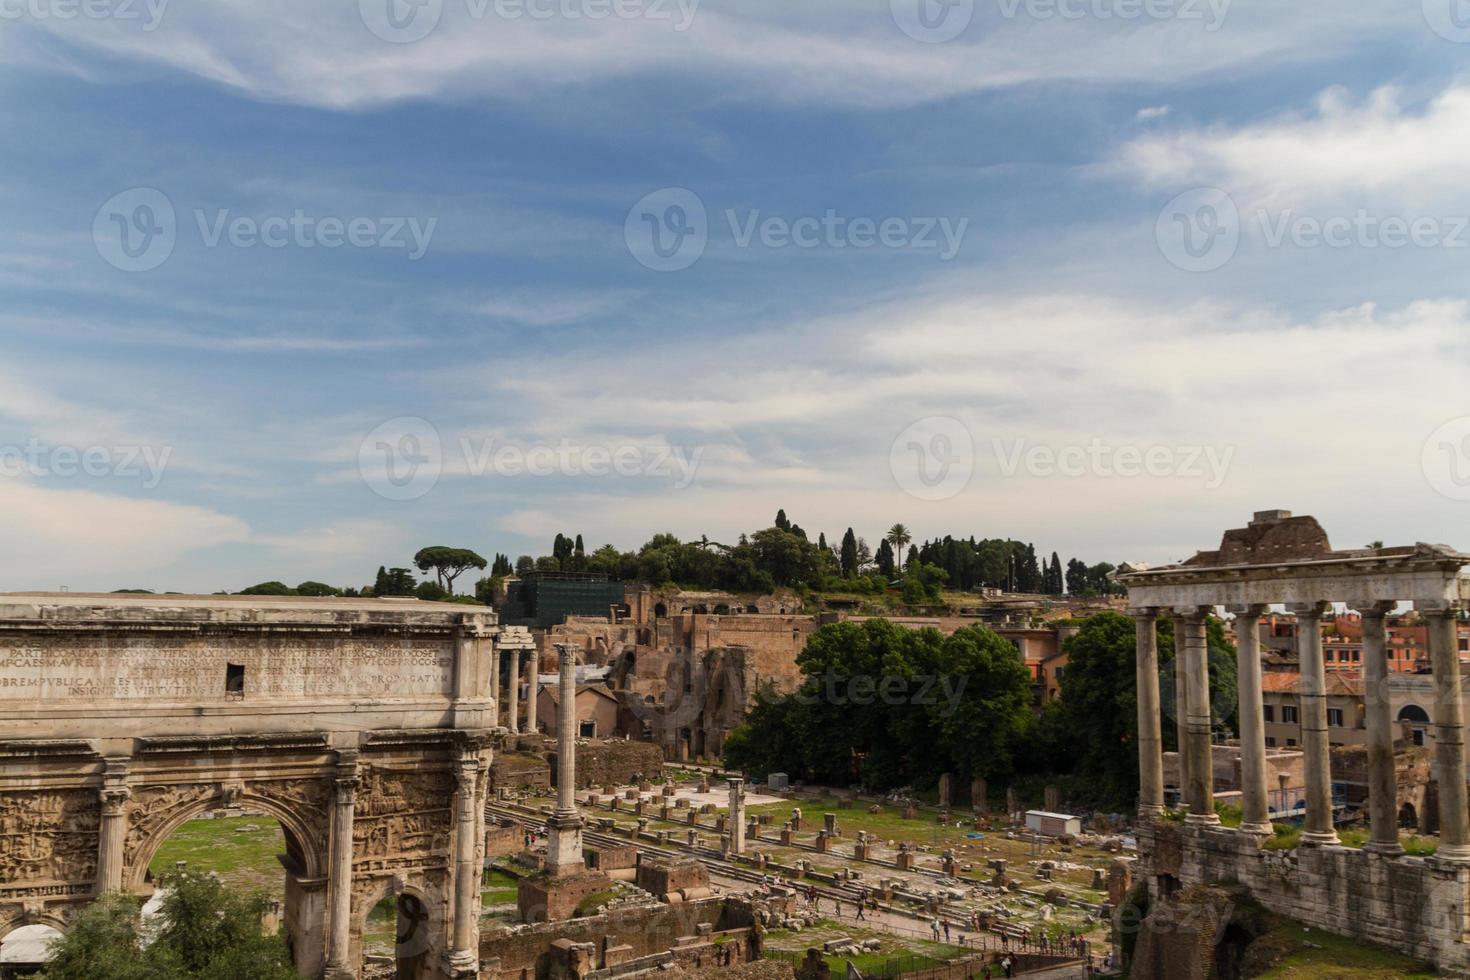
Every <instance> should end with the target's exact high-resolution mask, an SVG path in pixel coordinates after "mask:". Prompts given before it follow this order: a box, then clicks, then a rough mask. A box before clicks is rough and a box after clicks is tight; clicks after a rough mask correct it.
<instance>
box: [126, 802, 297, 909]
mask: <svg viewBox="0 0 1470 980" xmlns="http://www.w3.org/2000/svg"><path fill="white" fill-rule="evenodd" d="M229 802H230V804H231V805H238V806H245V807H249V808H251V809H257V810H260V811H261V812H263V813H266V814H269V815H270V816H272V817H275V818H276V819H277V820H279V821H280V823H281V830H282V832H283V833H284V834H285V836H286V847H287V850H288V851H290V852H291V853H292V854H293V856H299V857H300V858H301V861H302V864H303V866H304V867H303V872H304V874H305V876H306V877H309V878H317V877H321V876H323V875H325V874H326V870H325V869H326V856H325V854H324V848H325V846H326V842H325V839H324V838H325V833H324V832H323V833H322V834H321V835H320V837H321V839H319V835H318V834H317V833H316V832H314V830H313V828H312V825H311V822H310V821H308V820H306V819H305V818H304V817H303V816H302V815H301V814H300V813H298V812H296V811H295V810H294V809H293V808H291V807H289V806H287V805H285V804H283V803H282V802H281V801H280V800H277V799H273V798H271V797H268V796H261V795H259V794H257V793H250V792H246V793H242V794H240V796H239V797H238V801H236V800H230V801H229ZM225 805H226V798H225V793H224V792H223V791H222V790H216V791H215V792H213V793H212V794H210V795H207V796H202V797H198V798H196V799H193V800H190V801H186V802H181V803H179V804H178V805H177V806H176V807H173V808H170V809H169V810H168V811H166V813H165V814H164V815H163V817H162V821H161V822H160V823H159V824H158V826H157V827H156V828H154V829H152V830H151V831H148V832H147V834H146V836H144V837H143V839H142V840H141V841H138V842H136V843H135V844H133V845H132V846H131V847H130V848H128V850H127V851H126V852H125V854H124V858H123V861H124V867H125V869H126V871H125V874H124V877H123V888H124V889H125V890H131V891H137V890H138V889H140V888H141V887H142V886H143V884H144V881H145V879H146V876H147V874H148V865H149V864H150V863H152V861H153V858H154V856H155V855H157V853H158V849H159V848H160V847H162V846H163V842H164V841H166V840H168V838H169V835H170V834H172V833H173V832H174V831H176V830H178V829H179V828H180V827H182V826H183V825H184V824H186V823H188V822H189V821H190V820H193V819H194V818H195V817H197V816H199V815H200V814H201V813H207V812H209V811H210V810H218V809H222V808H223V807H224V806H225ZM324 830H325V828H323V831H324ZM293 844H294V845H295V846H294V848H293V846H292V845H293Z"/></svg>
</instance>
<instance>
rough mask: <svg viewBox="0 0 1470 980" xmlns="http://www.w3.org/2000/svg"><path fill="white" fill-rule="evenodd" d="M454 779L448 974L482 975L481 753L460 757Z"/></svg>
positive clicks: (456, 975) (468, 976)
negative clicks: (451, 912) (479, 815)
mask: <svg viewBox="0 0 1470 980" xmlns="http://www.w3.org/2000/svg"><path fill="white" fill-rule="evenodd" d="M454 778H455V790H454V810H455V819H456V832H455V837H454V930H453V943H452V948H451V949H450V951H449V975H450V976H451V977H455V978H460V977H465V978H474V977H478V976H479V975H480V919H479V906H480V877H481V875H480V861H479V842H478V841H477V840H476V839H475V834H476V831H477V830H478V828H479V825H480V821H479V818H478V817H477V815H476V813H475V810H476V804H477V801H478V799H479V792H478V788H479V779H480V758H479V755H478V753H476V754H470V755H465V756H462V757H461V758H460V759H459V764H458V765H457V766H456V768H455V770H454Z"/></svg>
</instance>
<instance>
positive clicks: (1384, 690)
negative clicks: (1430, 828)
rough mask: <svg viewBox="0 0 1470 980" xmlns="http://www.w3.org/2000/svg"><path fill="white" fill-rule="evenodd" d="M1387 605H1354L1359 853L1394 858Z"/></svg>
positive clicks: (1394, 796) (1397, 846)
mask: <svg viewBox="0 0 1470 980" xmlns="http://www.w3.org/2000/svg"><path fill="white" fill-rule="evenodd" d="M1394 605H1395V604H1394V603H1392V602H1368V603H1361V604H1358V605H1354V606H1353V608H1354V609H1355V610H1357V612H1358V613H1360V614H1361V615H1362V617H1363V708H1364V715H1365V718H1364V720H1365V721H1366V723H1367V727H1368V819H1369V825H1370V826H1371V828H1372V832H1373V836H1372V839H1371V840H1369V841H1368V843H1366V844H1364V845H1363V850H1365V851H1372V852H1374V853H1376V854H1382V855H1384V856H1385V857H1398V856H1399V855H1401V854H1403V853H1404V848H1403V845H1401V844H1400V843H1399V826H1398V788H1397V784H1396V780H1395V778H1394V756H1393V728H1394V724H1393V704H1392V702H1391V701H1390V699H1389V690H1388V677H1389V673H1388V614H1389V613H1390V612H1392V611H1393V607H1394Z"/></svg>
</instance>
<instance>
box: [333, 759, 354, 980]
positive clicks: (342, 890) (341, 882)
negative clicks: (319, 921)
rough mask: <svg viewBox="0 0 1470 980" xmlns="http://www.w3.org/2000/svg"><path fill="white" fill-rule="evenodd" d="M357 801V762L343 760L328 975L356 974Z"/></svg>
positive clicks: (336, 811) (336, 819)
mask: <svg viewBox="0 0 1470 980" xmlns="http://www.w3.org/2000/svg"><path fill="white" fill-rule="evenodd" d="M356 803H357V764H356V758H355V757H354V758H353V759H352V760H351V762H350V763H345V764H343V763H339V766H338V776H337V798H336V801H335V802H334V804H333V806H332V827H331V867H330V868H329V869H328V873H327V974H326V975H327V978H328V980H337V978H338V977H344V978H348V977H355V976H356V975H357V970H356V968H355V965H354V964H352V963H351V962H349V960H350V958H351V953H352V821H353V815H354V810H355V807H356Z"/></svg>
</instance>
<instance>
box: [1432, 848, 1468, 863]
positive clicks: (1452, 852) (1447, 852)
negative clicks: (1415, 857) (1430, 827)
mask: <svg viewBox="0 0 1470 980" xmlns="http://www.w3.org/2000/svg"><path fill="white" fill-rule="evenodd" d="M1434 856H1435V857H1436V858H1438V859H1439V860H1440V861H1443V862H1444V863H1445V864H1470V844H1441V845H1439V850H1437V851H1435V852H1434Z"/></svg>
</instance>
